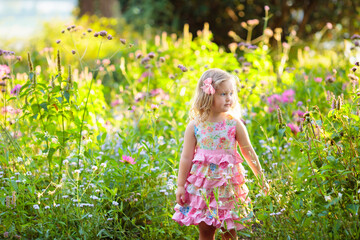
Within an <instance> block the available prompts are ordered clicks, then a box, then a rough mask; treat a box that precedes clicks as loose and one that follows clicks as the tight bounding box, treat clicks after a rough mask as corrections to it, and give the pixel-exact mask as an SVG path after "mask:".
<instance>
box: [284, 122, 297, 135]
mask: <svg viewBox="0 0 360 240" xmlns="http://www.w3.org/2000/svg"><path fill="white" fill-rule="evenodd" d="M287 126H288V127H289V128H290V129H291V132H292V133H293V134H294V135H295V136H296V135H297V133H298V132H299V131H300V129H299V127H298V126H297V125H295V124H293V123H288V124H287Z"/></svg>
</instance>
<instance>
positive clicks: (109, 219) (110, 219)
mask: <svg viewBox="0 0 360 240" xmlns="http://www.w3.org/2000/svg"><path fill="white" fill-rule="evenodd" d="M112 220H114V219H113V218H108V219H106V221H112Z"/></svg>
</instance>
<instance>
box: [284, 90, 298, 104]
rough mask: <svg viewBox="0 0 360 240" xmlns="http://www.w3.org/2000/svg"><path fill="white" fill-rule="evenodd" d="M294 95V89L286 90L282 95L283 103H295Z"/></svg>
mask: <svg viewBox="0 0 360 240" xmlns="http://www.w3.org/2000/svg"><path fill="white" fill-rule="evenodd" d="M294 95H295V91H294V90H292V89H289V90H286V91H285V92H284V93H283V94H282V102H284V103H292V102H293V101H294Z"/></svg>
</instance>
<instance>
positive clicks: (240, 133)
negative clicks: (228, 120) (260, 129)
mask: <svg viewBox="0 0 360 240" xmlns="http://www.w3.org/2000/svg"><path fill="white" fill-rule="evenodd" d="M236 141H237V142H238V143H239V146H240V150H241V153H242V154H243V156H244V157H245V160H246V162H247V163H248V164H249V166H250V168H251V170H252V171H253V173H254V174H255V176H256V177H257V178H258V179H259V180H260V179H261V180H262V186H263V187H265V188H266V189H265V190H267V189H268V185H267V183H266V180H265V176H264V173H263V170H262V168H261V165H260V162H259V159H258V157H257V155H256V153H255V151H254V149H253V147H252V145H251V142H250V138H249V134H248V132H247V130H246V127H245V126H244V124H243V123H242V122H241V121H240V120H239V119H236Z"/></svg>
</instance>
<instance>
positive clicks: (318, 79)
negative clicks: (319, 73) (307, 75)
mask: <svg viewBox="0 0 360 240" xmlns="http://www.w3.org/2000/svg"><path fill="white" fill-rule="evenodd" d="M314 81H315V82H321V81H322V78H321V77H316V78H314Z"/></svg>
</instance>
